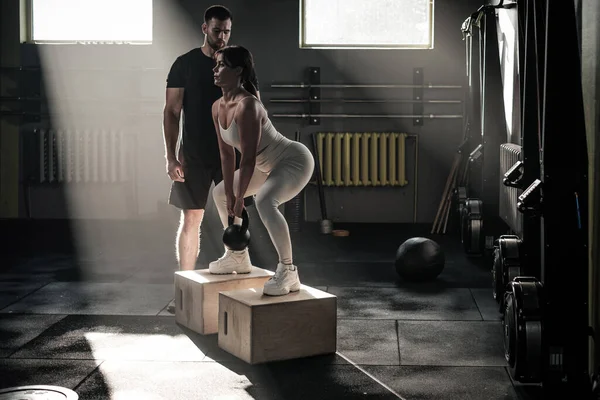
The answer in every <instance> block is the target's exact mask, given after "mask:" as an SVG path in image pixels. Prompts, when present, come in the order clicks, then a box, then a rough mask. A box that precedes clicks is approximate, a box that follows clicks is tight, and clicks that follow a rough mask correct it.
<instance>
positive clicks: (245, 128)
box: [236, 96, 264, 199]
mask: <svg viewBox="0 0 600 400" xmlns="http://www.w3.org/2000/svg"><path fill="white" fill-rule="evenodd" d="M248 98H249V100H246V99H248ZM242 101H243V103H242V104H240V107H239V109H238V114H237V116H236V123H237V126H238V132H239V135H240V153H241V155H242V157H241V159H240V172H239V182H238V187H237V192H236V198H237V199H242V198H244V196H245V194H246V189H248V185H249V184H250V179H252V175H253V174H254V167H255V166H256V153H257V151H258V144H259V143H260V136H261V133H262V132H261V129H262V123H261V122H262V117H263V113H264V110H263V108H262V107H260V105H259V104H258V101H257V100H256V99H255V98H254V97H252V96H249V97H247V98H245V99H243V100H242Z"/></svg>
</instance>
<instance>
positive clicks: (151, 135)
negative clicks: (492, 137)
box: [3, 0, 481, 223]
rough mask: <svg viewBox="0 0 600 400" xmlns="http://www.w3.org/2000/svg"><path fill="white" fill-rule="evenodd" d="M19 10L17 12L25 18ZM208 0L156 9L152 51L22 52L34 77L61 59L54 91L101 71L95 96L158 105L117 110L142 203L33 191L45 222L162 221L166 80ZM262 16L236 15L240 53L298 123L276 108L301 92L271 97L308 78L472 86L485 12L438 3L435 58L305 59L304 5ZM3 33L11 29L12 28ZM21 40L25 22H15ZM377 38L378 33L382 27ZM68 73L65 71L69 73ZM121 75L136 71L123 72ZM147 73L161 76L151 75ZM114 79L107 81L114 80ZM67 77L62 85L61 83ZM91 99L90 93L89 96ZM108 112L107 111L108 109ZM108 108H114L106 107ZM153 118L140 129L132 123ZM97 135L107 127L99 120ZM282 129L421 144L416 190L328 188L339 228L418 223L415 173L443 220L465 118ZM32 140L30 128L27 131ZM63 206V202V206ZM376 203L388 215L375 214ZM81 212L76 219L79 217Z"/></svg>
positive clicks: (91, 90) (286, 124)
mask: <svg viewBox="0 0 600 400" xmlns="http://www.w3.org/2000/svg"><path fill="white" fill-rule="evenodd" d="M19 3H20V2H19V1H18V0H14V1H12V4H14V7H18V4H19ZM211 4H213V3H212V2H207V1H192V0H181V1H177V2H173V1H170V0H155V3H154V18H155V20H154V41H153V44H152V45H148V46H121V45H61V46H44V45H33V44H22V45H21V46H20V53H21V54H20V58H21V63H22V64H23V65H28V66H32V65H33V66H35V65H39V64H40V63H43V62H44V61H43V60H44V59H45V60H52V63H53V64H54V65H53V68H55V69H56V70H57V71H56V72H55V73H54V75H46V76H47V77H48V82H46V83H47V85H46V88H48V85H51V84H54V85H56V84H57V83H59V84H60V85H62V86H63V87H64V86H69V85H74V84H75V83H74V82H76V80H75V77H74V74H72V73H68V72H67V71H66V70H67V69H78V68H81V69H85V68H90V67H92V68H94V69H96V71H94V73H93V75H92V74H91V73H90V75H87V76H88V77H91V76H95V77H97V79H96V80H95V81H94V80H92V79H87V81H86V80H83V79H82V80H81V82H87V83H86V84H87V85H88V87H87V88H86V92H87V93H86V94H87V95H89V96H90V97H94V96H101V97H102V96H105V97H110V96H114V97H119V96H121V97H126V98H132V99H135V98H136V97H138V98H139V97H145V98H151V99H155V100H156V101H155V102H147V101H145V102H143V103H142V102H141V101H140V102H135V101H132V102H129V103H127V102H123V103H122V105H121V106H120V108H119V109H117V108H116V107H113V108H115V112H114V116H113V117H111V118H110V119H111V120H110V121H109V122H110V123H111V124H113V125H116V126H118V127H120V128H122V129H124V130H126V131H133V132H135V133H134V134H135V135H136V140H135V145H134V147H135V157H134V160H131V161H132V162H133V170H132V171H131V172H132V174H133V178H132V179H133V180H134V182H135V184H134V185H132V186H134V188H132V190H131V193H129V192H127V190H125V191H124V189H123V188H122V187H117V186H115V189H114V190H111V189H110V187H106V188H105V191H104V192H102V193H95V194H94V195H89V194H88V195H87V198H88V203H87V206H86V207H79V208H78V209H77V210H73V209H71V210H68V207H67V206H65V205H64V202H65V200H64V199H63V198H62V197H61V194H60V193H58V192H56V191H54V192H53V191H51V190H46V189H44V188H42V189H40V188H36V189H34V190H32V191H31V199H30V202H31V204H33V208H35V212H34V213H33V214H34V215H37V216H38V217H39V218H64V217H69V216H71V217H73V216H76V217H78V218H98V219H136V218H148V217H150V218H151V217H152V216H153V215H155V214H156V213H157V212H159V209H160V205H161V204H164V203H165V202H166V199H167V196H168V190H169V186H170V181H169V180H168V178H167V177H166V174H165V165H164V158H163V154H164V151H163V138H162V126H161V123H162V106H163V101H164V91H165V89H164V88H165V78H166V73H167V71H168V69H169V67H170V65H171V63H172V62H173V60H174V59H175V57H176V56H178V55H179V54H182V53H183V52H186V51H188V50H190V49H192V48H194V47H196V46H199V45H201V44H202V41H203V36H202V33H201V30H200V25H201V24H202V22H203V12H204V10H205V8H206V7H207V6H209V5H211ZM260 5H261V7H256V4H255V3H254V2H248V1H242V0H232V1H229V2H228V3H227V6H228V7H229V8H230V9H231V10H232V12H233V13H234V18H235V21H234V26H233V32H232V37H231V40H230V43H231V44H241V45H244V46H247V47H248V48H249V49H250V50H251V51H252V52H253V54H254V57H255V61H256V67H257V72H258V75H259V80H260V83H261V87H260V89H261V94H262V98H263V101H264V103H265V104H266V106H267V108H268V109H269V112H270V113H271V114H273V113H278V112H290V111H292V110H294V111H293V112H296V111H295V110H297V108H292V107H293V106H292V105H281V104H272V103H270V102H269V100H270V99H271V98H278V97H279V98H281V97H288V98H289V97H291V96H293V95H294V93H296V94H297V92H284V91H281V90H279V89H273V88H271V87H270V85H271V84H272V83H300V82H302V81H303V80H304V75H305V70H306V68H308V67H311V66H312V67H319V68H320V69H321V81H322V82H323V83H349V84H357V83H366V84H370V83H396V84H411V83H412V82H413V71H414V69H415V68H423V72H424V81H425V82H427V83H429V82H430V83H432V84H444V85H464V77H465V49H464V42H463V41H462V33H461V31H460V27H461V24H462V22H463V21H464V19H465V18H466V16H468V15H469V14H470V13H472V12H473V11H475V10H476V9H477V8H478V7H479V6H480V5H481V1H473V0H469V1H463V2H455V1H452V0H437V1H436V2H435V16H434V20H435V32H434V37H435V48H434V49H433V50H306V49H300V48H299V46H298V39H299V38H298V35H299V2H298V1H297V0H265V1H261V2H260ZM3 23H4V21H3ZM10 23H11V24H12V25H13V29H15V30H16V29H18V27H17V26H14V24H15V22H14V20H13V21H10ZM374 29H376V27H374ZM61 68H63V69H64V70H63V71H62V72H61ZM115 68H132V69H133V70H132V72H129V73H125V74H124V73H123V71H115V70H114V69H115ZM136 68H157V70H154V71H146V72H143V73H140V72H139V71H134V70H135V69H136ZM103 69H105V72H103ZM52 76H55V77H57V76H60V82H57V80H55V82H50V79H51V77H52ZM80 90H81V89H80ZM322 95H323V97H342V98H343V97H350V96H351V97H354V98H365V99H376V98H381V97H384V96H383V95H382V92H381V91H380V90H379V89H377V90H374V89H369V90H353V91H352V92H351V94H349V92H343V91H328V92H327V93H323V94H322ZM463 95H464V92H462V91H461V90H456V91H455V92H452V93H449V92H447V93H445V94H444V96H446V97H447V98H457V99H461V100H462V99H463ZM411 96H412V91H411V90H408V91H401V92H398V93H397V96H396V97H406V98H411ZM97 106H98V105H97ZM100 106H108V105H107V104H103V105H100ZM457 111H458V113H462V109H461V107H460V106H458V107H457V106H456V105H437V106H434V107H431V108H426V110H425V113H438V114H455V113H457ZM136 112H143V113H146V115H143V116H140V117H139V118H136V119H132V118H131V117H128V114H130V113H136ZM332 112H334V113H348V112H357V110H356V107H353V108H352V110H350V109H347V108H345V106H339V107H336V108H335V109H334V110H333V111H332ZM411 112H412V107H411V106H410V105H409V106H400V107H398V105H391V104H385V103H384V104H379V105H373V104H371V105H369V108H368V113H372V114H386V113H388V114H389V113H402V114H410V113H411ZM95 123H97V124H102V123H106V120H103V121H96V122H95ZM274 123H275V125H276V126H277V128H278V129H279V130H280V131H281V132H282V133H284V134H286V135H287V136H288V137H290V138H293V137H294V133H295V132H296V131H297V130H298V129H300V130H301V132H302V138H301V140H302V141H303V142H304V143H305V144H307V145H308V144H310V141H309V138H310V137H309V134H312V133H314V132H402V133H407V134H410V135H418V139H419V141H418V143H419V149H418V151H419V153H418V165H417V166H415V165H414V162H415V160H414V156H413V154H414V147H413V146H414V141H409V143H408V146H407V177H408V180H409V183H408V185H406V186H404V187H391V188H386V187H372V188H371V187H362V188H361V187H357V188H356V187H339V188H336V187H331V188H325V197H326V201H327V209H328V212H329V218H330V219H332V220H333V221H339V222H386V223H387V222H390V223H398V222H400V223H412V222H414V219H413V217H414V215H413V214H414V208H415V195H414V194H415V192H414V190H415V182H414V180H413V173H414V172H415V170H414V168H415V167H416V168H418V170H417V172H418V191H417V196H416V203H417V204H416V205H417V213H416V214H417V219H416V222H420V223H429V222H431V221H433V218H434V216H435V212H436V210H437V207H438V205H439V202H440V199H441V195H442V191H443V187H444V183H445V181H446V179H447V177H448V174H449V171H450V167H451V164H452V159H453V153H454V151H455V149H456V148H457V146H458V145H459V144H460V142H461V140H462V137H463V121H462V120H461V119H427V120H425V121H424V123H423V125H421V126H415V125H413V121H412V119H393V118H385V119H372V118H367V119H357V118H353V119H323V120H321V124H320V125H316V126H309V125H308V124H307V121H306V120H300V119H288V118H284V119H280V118H274ZM28 129H29V128H28ZM124 193H127V195H130V196H131V197H132V199H133V200H132V201H133V203H134V205H133V206H132V205H131V204H130V203H128V202H127V201H125V200H123V199H122V197H123V195H124ZM306 194H307V195H306V207H305V208H306V218H307V219H308V220H309V221H317V220H319V219H320V211H319V201H318V196H317V190H316V187H314V186H310V187H308V188H307V193H306ZM53 199H54V200H53ZM24 202H25V197H24V195H23V193H21V196H20V204H19V215H21V216H23V215H24V211H23V210H25V204H24ZM374 204H376V205H377V206H376V207H375V206H371V205H374ZM74 212H75V214H73V213H74Z"/></svg>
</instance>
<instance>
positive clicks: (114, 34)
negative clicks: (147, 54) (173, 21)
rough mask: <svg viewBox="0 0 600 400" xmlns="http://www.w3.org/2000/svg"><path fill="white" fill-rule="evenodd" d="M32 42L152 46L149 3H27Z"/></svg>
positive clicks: (148, 0) (119, 0)
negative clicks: (150, 44)
mask: <svg viewBox="0 0 600 400" xmlns="http://www.w3.org/2000/svg"><path fill="white" fill-rule="evenodd" d="M29 6H30V9H29V13H30V14H29V15H30V25H29V26H30V34H29V36H30V39H31V41H33V42H34V43H136V44H149V43H152V0H30V3H29Z"/></svg>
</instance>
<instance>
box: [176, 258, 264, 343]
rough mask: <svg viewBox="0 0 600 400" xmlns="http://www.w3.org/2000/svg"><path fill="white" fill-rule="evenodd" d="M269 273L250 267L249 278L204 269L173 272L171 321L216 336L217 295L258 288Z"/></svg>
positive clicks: (203, 333)
mask: <svg viewBox="0 0 600 400" xmlns="http://www.w3.org/2000/svg"><path fill="white" fill-rule="evenodd" d="M271 276H273V272H271V271H269V270H265V269H262V268H257V267H252V271H251V272H250V273H249V274H227V275H213V274H211V273H210V272H208V269H199V270H194V271H177V272H175V321H177V323H179V324H181V325H183V326H185V327H186V328H189V329H191V330H192V331H194V332H197V333H200V334H202V335H209V334H213V333H217V332H218V326H219V324H218V315H219V310H218V307H219V292H221V291H224V290H239V289H247V288H260V289H261V290H262V287H263V285H264V284H265V282H266V281H268V280H269V278H270V277H271Z"/></svg>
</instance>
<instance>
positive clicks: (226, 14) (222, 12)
mask: <svg viewBox="0 0 600 400" xmlns="http://www.w3.org/2000/svg"><path fill="white" fill-rule="evenodd" d="M213 18H215V19H218V20H219V21H225V20H227V19H230V20H231V22H233V15H232V14H231V11H229V9H228V8H227V7H225V6H221V5H218V4H217V5H214V6H210V7H208V8H207V9H206V11H205V12H204V22H206V23H208V21H210V20H211V19H213Z"/></svg>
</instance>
